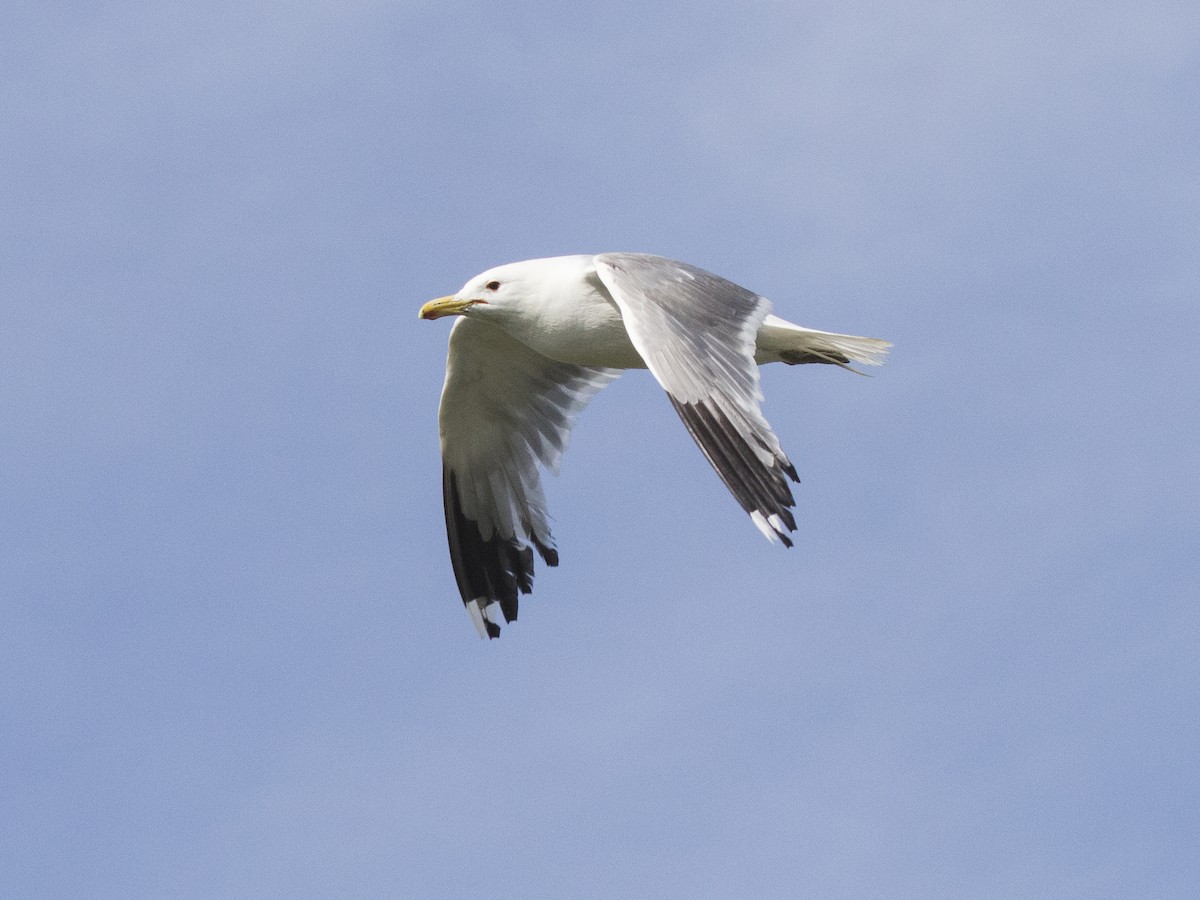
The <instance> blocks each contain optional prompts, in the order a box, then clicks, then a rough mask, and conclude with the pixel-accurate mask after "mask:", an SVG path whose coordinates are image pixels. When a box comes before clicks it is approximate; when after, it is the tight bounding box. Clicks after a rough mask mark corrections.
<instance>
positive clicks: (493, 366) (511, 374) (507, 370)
mask: <svg viewBox="0 0 1200 900" xmlns="http://www.w3.org/2000/svg"><path fill="white" fill-rule="evenodd" d="M618 374H619V372H618V371H617V370H615V369H600V368H587V367H583V366H573V365H568V364H566V363H560V362H555V361H554V360H551V359H547V358H546V357H544V356H542V355H541V354H540V353H537V352H535V351H534V350H531V349H530V348H528V347H526V346H525V345H524V344H522V343H520V342H519V341H517V340H515V339H514V338H512V337H510V336H509V335H508V333H507V332H505V331H504V330H503V329H501V328H499V327H497V326H495V325H489V324H487V323H483V322H479V321H476V320H472V319H468V318H461V319H459V320H458V321H457V322H456V323H455V325H454V329H453V330H452V331H451V332H450V352H449V355H448V358H447V360H446V384H445V387H443V389H442V402H441V408H440V410H439V412H438V427H439V431H440V433H441V444H442V493H443V500H444V503H445V508H446V535H447V537H448V539H449V542H450V560H451V562H452V563H453V565H454V577H455V578H456V579H457V581H458V589H459V592H460V593H461V594H462V600H463V603H464V604H465V605H466V607H467V611H468V612H469V613H470V614H471V619H472V620H473V621H474V622H475V627H476V628H478V629H479V634H480V636H481V637H482V636H483V635H484V634H486V635H487V636H489V637H498V636H499V635H500V622H499V619H500V617H501V616H503V618H504V621H506V622H512V621H515V620H516V618H517V596H518V593H521V594H528V593H529V592H530V591H531V590H532V588H533V548H535V547H536V548H537V551H538V553H539V554H540V555H541V557H542V559H543V560H545V562H546V565H549V566H556V565H558V552H557V551H556V550H555V549H554V540H553V538H552V537H551V536H550V526H549V523H548V521H547V518H548V517H547V514H546V497H545V494H544V493H543V492H542V485H541V478H540V473H539V467H540V466H545V467H546V468H548V469H550V470H551V471H555V472H556V471H557V470H558V465H559V462H560V461H561V459H562V454H563V451H564V450H565V449H566V447H567V442H568V440H569V439H570V435H571V425H572V424H573V422H574V420H575V417H576V416H577V415H578V414H579V413H580V411H582V410H583V408H584V407H585V406H586V405H587V403H588V401H589V400H591V399H592V397H593V396H595V394H596V393H597V392H598V391H599V390H600V389H601V388H603V387H604V386H605V385H606V384H608V383H609V382H610V381H612V380H613V379H614V378H616V377H617V375H618Z"/></svg>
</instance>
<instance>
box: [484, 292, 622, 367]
mask: <svg viewBox="0 0 1200 900" xmlns="http://www.w3.org/2000/svg"><path fill="white" fill-rule="evenodd" d="M503 324H504V327H505V328H506V329H507V331H508V333H509V334H511V335H512V336H513V337H515V338H516V339H517V340H519V341H520V342H521V343H523V344H525V345H527V346H529V347H532V348H533V349H534V350H536V351H537V352H538V353H540V354H542V355H543V356H548V357H550V358H551V359H556V360H558V361H559V362H565V363H573V364H574V365H577V366H604V367H607V368H612V369H644V368H646V363H645V362H643V361H642V357H641V354H639V353H638V352H637V350H636V349H634V346H633V343H632V341H630V340H629V333H628V332H627V331H626V330H625V321H624V320H623V319H622V318H621V312H620V310H619V309H617V305H616V304H615V303H613V302H612V301H611V300H609V299H607V298H605V297H602V296H601V295H599V294H593V297H592V298H591V302H587V303H570V304H566V303H564V304H548V305H546V306H544V307H542V308H541V309H539V310H537V312H536V314H535V315H532V316H529V317H524V316H523V317H522V318H521V319H520V320H518V321H515V322H514V321H506V322H504V323H503Z"/></svg>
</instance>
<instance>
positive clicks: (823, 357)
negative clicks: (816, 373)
mask: <svg viewBox="0 0 1200 900" xmlns="http://www.w3.org/2000/svg"><path fill="white" fill-rule="evenodd" d="M757 344H758V347H757V350H758V352H757V353H756V354H755V355H756V357H757V358H758V361H759V362H760V363H761V362H775V361H779V362H784V363H787V364H788V365H789V366H798V365H803V364H805V363H828V364H832V365H835V366H841V367H842V368H843V369H850V371H852V372H853V371H857V370H856V369H853V368H852V367H851V366H850V363H852V362H856V363H862V364H864V365H868V366H879V365H882V364H883V358H884V357H885V356H887V352H888V349H889V348H890V347H891V346H892V345H891V343H890V342H889V341H882V340H879V339H878V338H869V337H859V336H857V335H853V334H835V333H834V332H831V331H816V330H815V329H812V328H804V327H802V326H800V325H793V324H792V323H791V322H785V321H784V320H783V319H779V318H777V317H775V316H768V317H767V320H766V321H765V322H764V323H763V325H762V327H761V328H760V329H759V333H758V341H757ZM860 374H861V373H860Z"/></svg>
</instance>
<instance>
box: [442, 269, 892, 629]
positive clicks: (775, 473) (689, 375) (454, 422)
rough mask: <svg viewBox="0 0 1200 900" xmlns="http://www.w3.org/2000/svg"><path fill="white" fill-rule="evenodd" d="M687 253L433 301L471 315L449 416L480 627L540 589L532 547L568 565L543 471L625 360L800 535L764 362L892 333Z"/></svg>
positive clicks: (461, 566)
mask: <svg viewBox="0 0 1200 900" xmlns="http://www.w3.org/2000/svg"><path fill="white" fill-rule="evenodd" d="M769 310H770V303H769V301H767V300H766V299H764V298H763V297H760V296H759V295H757V294H754V293H753V292H751V291H748V290H746V289H745V288H742V287H739V286H738V285H736V284H734V283H732V282H730V281H727V280H725V279H723V278H720V277H719V276H717V275H713V274H712V273H709V272H706V271H704V270H703V269H698V268H696V267H694V266H690V265H688V264H686V263H680V262H676V261H674V260H669V259H664V258H662V257H658V256H650V255H647V254H638V253H605V254H600V255H597V256H562V257H554V258H551V259H538V260H529V261H526V262H521V263H510V264H508V265H504V266H498V267H496V268H494V269H489V270H488V271H486V272H484V273H483V274H481V275H478V276H476V277H475V278H473V279H471V280H470V281H469V282H467V284H466V285H465V286H464V287H463V289H462V290H461V291H459V293H458V294H456V295H454V296H451V297H443V298H440V299H439V300H435V301H432V302H430V303H428V304H426V305H425V306H424V307H423V308H422V309H421V317H422V318H429V319H435V318H440V317H441V316H444V315H459V316H462V319H461V320H460V321H459V322H457V323H456V325H455V327H454V329H453V331H452V333H451V338H450V352H449V357H448V360H447V365H446V384H445V388H444V389H443V392H442V404H441V411H440V414H439V422H440V431H441V443H442V458H443V492H444V494H445V503H446V526H447V532H448V536H449V540H450V555H451V560H452V562H453V564H454V570H455V576H456V578H457V580H458V584H459V590H460V592H461V594H462V598H463V602H464V603H465V604H466V606H467V609H468V611H469V612H470V613H471V615H472V618H473V619H474V621H475V623H476V625H477V626H478V627H479V630H480V634H481V635H482V634H487V635H489V636H491V637H496V636H498V635H499V622H498V618H499V617H498V616H497V614H496V613H497V608H498V609H499V612H500V615H502V616H503V618H504V620H505V621H512V620H514V619H515V618H516V614H517V595H518V593H528V592H529V591H530V590H531V589H532V579H533V548H536V549H537V550H538V552H539V553H540V554H541V556H542V557H543V559H544V560H545V561H546V562H547V564H549V565H557V562H558V554H557V552H556V551H555V550H554V545H553V541H552V539H551V536H550V529H549V525H548V522H547V518H548V517H547V514H546V508H545V499H544V496H543V493H542V489H541V484H540V479H539V467H545V468H549V469H551V470H557V467H558V463H559V461H560V459H561V457H562V452H563V450H564V449H565V448H566V444H567V440H568V438H569V435H570V427H571V423H572V421H573V420H574V417H575V416H576V415H577V414H578V413H579V412H580V411H581V410H582V408H583V407H584V406H585V405H586V404H587V402H588V400H590V399H591V397H592V396H593V395H594V394H595V393H596V392H597V391H598V390H600V389H601V388H602V387H603V386H604V385H606V384H607V383H609V382H610V381H612V380H613V379H614V378H615V377H617V375H618V374H619V373H620V371H621V370H623V369H639V368H648V369H650V371H651V373H652V374H653V375H654V377H655V378H656V379H657V380H658V381H659V383H660V384H661V385H662V386H663V387H664V388H665V389H666V391H667V394H668V395H669V397H670V399H671V402H672V404H673V405H674V407H675V409H676V412H678V413H679V416H680V418H681V419H682V420H683V422H684V425H685V426H686V427H687V429H688V431H689V432H691V434H692V437H693V438H694V439H695V441H696V443H697V444H698V445H699V446H700V449H701V450H702V451H703V452H704V454H705V456H706V457H707V458H708V460H709V462H710V463H711V464H712V466H713V468H714V469H715V470H716V471H717V474H718V475H720V476H721V479H722V480H723V481H724V482H725V484H726V486H727V487H728V488H729V489H730V491H731V492H732V493H733V495H734V497H735V498H736V499H737V500H738V502H739V503H740V504H741V506H742V508H743V509H745V511H746V512H747V513H748V514H749V515H750V517H751V519H752V520H753V521H754V523H755V525H757V526H758V528H759V529H760V530H761V531H762V532H763V534H765V535H766V536H767V537H768V538H770V539H771V540H779V541H782V542H783V543H784V544H786V545H788V546H790V545H791V541H790V539H789V537H788V535H789V533H790V532H791V531H793V530H794V529H795V520H794V518H793V516H792V513H791V509H792V507H793V506H794V500H793V498H792V494H791V490H790V488H789V487H788V484H787V479H788V478H790V479H792V480H795V478H796V473H795V469H794V468H793V467H792V464H791V462H790V461H789V460H788V458H787V456H786V455H785V454H784V453H783V450H782V449H781V448H780V446H779V441H778V439H777V438H776V437H775V434H774V432H772V430H771V428H770V426H769V425H768V424H767V422H766V420H765V419H763V417H762V415H761V413H760V412H759V408H758V407H759V401H761V399H762V393H761V391H760V389H759V382H758V369H757V365H758V364H764V363H768V362H785V363H788V364H791V365H795V364H798V363H816V362H824V363H834V364H837V365H841V366H848V363H850V362H852V361H857V362H864V363H869V364H877V363H878V362H880V361H881V357H882V355H883V354H884V353H885V352H886V350H887V347H888V346H889V345H888V344H887V342H885V341H879V340H876V339H874V338H862V337H855V336H851V335H842V334H833V333H830V332H823V331H814V330H812V329H807V328H803V327H801V326H799V325H794V324H792V323H790V322H787V321H785V320H783V319H780V318H778V317H776V316H772V315H770V314H769Z"/></svg>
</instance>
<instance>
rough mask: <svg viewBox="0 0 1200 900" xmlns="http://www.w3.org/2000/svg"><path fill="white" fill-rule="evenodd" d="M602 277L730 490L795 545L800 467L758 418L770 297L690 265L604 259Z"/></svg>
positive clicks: (633, 256)
mask: <svg viewBox="0 0 1200 900" xmlns="http://www.w3.org/2000/svg"><path fill="white" fill-rule="evenodd" d="M596 274H597V276H598V277H599V278H600V281H601V282H602V283H603V284H604V286H605V287H606V288H607V289H608V292H609V293H610V294H611V295H612V298H613V300H614V301H615V302H616V304H617V306H618V307H619V308H620V310H621V316H622V317H623V318H624V320H625V328H626V330H627V331H628V332H629V338H630V340H631V341H633V345H634V347H636V348H637V351H638V353H640V354H641V356H642V359H644V360H645V362H646V366H647V367H648V368H649V369H650V371H651V372H652V373H653V375H654V377H655V378H657V379H658V382H659V384H661V385H662V386H663V388H664V389H665V390H666V392H667V395H668V396H669V397H670V398H671V403H672V404H674V406H675V411H676V412H678V413H679V417H680V418H681V419H682V420H683V424H684V425H686V426H687V430H688V431H689V432H691V435H692V437H693V438H694V439H695V441H696V443H697V444H698V445H699V446H700V449H701V450H702V451H704V455H705V456H706V457H707V458H708V461H709V462H710V463H711V464H712V467H713V468H714V469H716V471H717V474H718V475H720V476H721V480H722V481H724V482H725V486H726V487H728V488H729V490H730V492H731V493H732V494H733V496H734V497H735V498H736V499H737V501H738V503H739V504H741V507H742V509H744V510H745V511H746V512H747V513H749V514H750V518H751V519H752V520H753V521H754V524H755V525H757V526H758V528H759V530H760V531H762V533H763V534H765V535H766V536H767V537H768V538H769V539H771V540H780V541H782V542H783V543H784V544H785V545H786V546H788V547H790V546H791V545H792V541H791V539H790V538H789V537H788V534H789V533H790V532H792V531H795V530H796V520H795V517H794V516H793V515H792V507H793V506H795V499H794V498H793V497H792V491H791V488H790V486H789V485H788V479H789V478H790V479H791V480H793V481H797V480H798V479H797V477H796V469H795V467H794V466H793V465H792V464H791V462H790V461H789V460H788V458H787V456H786V455H785V454H784V452H783V449H782V448H781V447H780V446H779V439H778V438H776V437H775V433H774V432H773V431H771V426H770V425H769V424H767V420H766V419H764V418H763V416H762V413H761V412H760V411H759V404H760V402H761V401H762V389H761V388H760V387H759V382H758V366H757V365H756V364H755V362H754V341H755V335H756V334H757V332H758V328H759V326H760V325H761V324H762V322H763V320H764V319H765V318H766V316H767V314H768V313H769V312H770V309H771V303H770V301H768V300H767V299H766V298H764V297H760V296H758V295H757V294H755V293H753V292H751V291H748V290H746V289H745V288H743V287H739V286H738V285H736V284H734V283H733V282H731V281H727V280H726V279H724V278H721V277H719V276H717V275H713V274H712V273H711V272H706V271H704V270H703V269H698V268H696V267H695V266H689V265H687V264H686V263H681V262H676V261H674V260H670V259H663V258H662V257H660V256H648V255H645V254H640V253H603V254H600V255H599V256H597V257H596Z"/></svg>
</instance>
